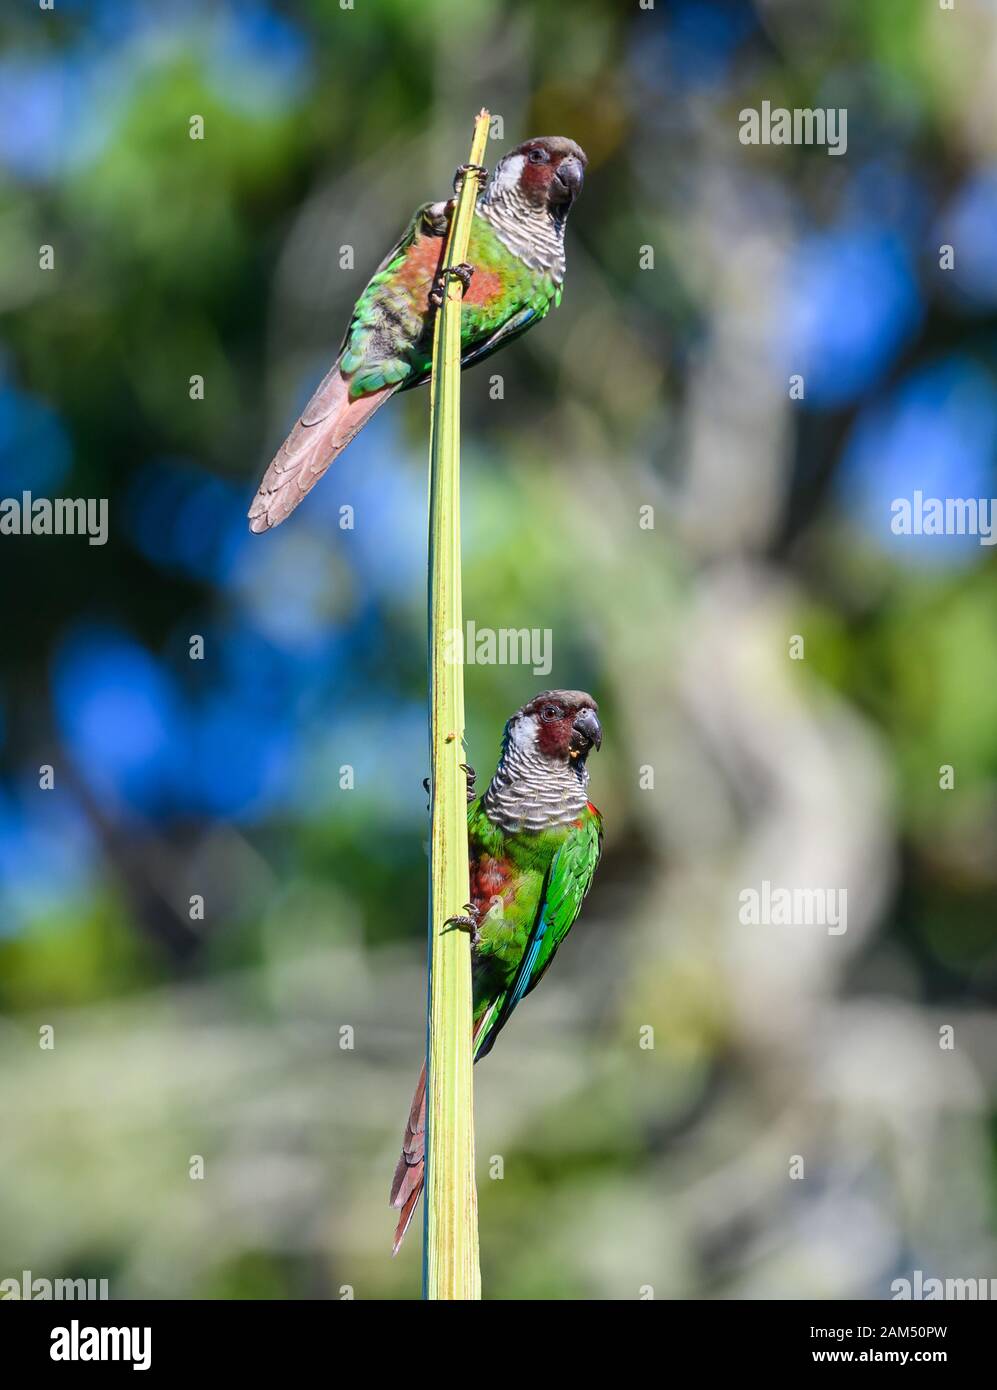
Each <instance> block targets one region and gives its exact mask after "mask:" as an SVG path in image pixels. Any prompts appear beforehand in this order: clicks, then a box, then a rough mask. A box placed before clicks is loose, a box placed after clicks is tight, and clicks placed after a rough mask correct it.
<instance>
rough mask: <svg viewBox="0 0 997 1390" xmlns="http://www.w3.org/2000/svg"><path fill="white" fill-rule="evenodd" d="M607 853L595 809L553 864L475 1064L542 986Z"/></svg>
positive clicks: (477, 1049)
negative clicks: (516, 966)
mask: <svg viewBox="0 0 997 1390" xmlns="http://www.w3.org/2000/svg"><path fill="white" fill-rule="evenodd" d="M601 853H602V817H601V816H600V815H599V813H598V811H596V810H595V808H594V807H591V806H590V807H589V809H588V810H587V811H586V812H585V814H584V816H583V817H582V819H581V821H580V823H579V824H578V825H577V826H575V827H574V828H573V829H572V831H571V833H570V834H569V835H568V836H567V837H566V839H565V841H564V844H563V845H562V846H561V848H560V849H559V850H558V852H557V854H556V855H555V856H554V859H553V861H552V862H551V866H550V868H549V870H548V871H547V877H546V879H545V881H544V886H543V891H542V892H541V894H540V901H539V903H538V904H537V912H536V917H535V918H534V922H533V927H532V929H531V931H530V936H529V940H528V941H527V944H526V950H525V951H524V953H523V959H522V961H521V962H520V966H519V969H518V971H517V972H516V976H515V979H514V980H513V982H512V984H511V985H510V987H509V989H508V990H507V991H505V993H504V994H503V995H502V996H500V998H499V999H497V1000H496V1002H495V1007H493V1008H492V1010H491V1011H490V1013H489V1015H488V1017H487V1018H486V1019H485V1020H484V1022H483V1024H482V1026H481V1028H480V1029H479V1031H478V1035H477V1038H476V1040H475V1048H474V1059H475V1061H477V1060H478V1059H479V1058H481V1057H484V1056H486V1055H487V1053H488V1052H490V1051H491V1048H492V1046H493V1045H494V1042H495V1039H496V1038H497V1037H498V1035H499V1033H500V1032H501V1030H502V1029H503V1028H504V1027H505V1024H506V1023H507V1022H508V1020H509V1016H510V1014H511V1013H512V1011H513V1009H515V1007H516V1005H517V1004H518V1003H519V1001H520V1000H521V999H522V998H523V997H524V996H525V995H527V994H529V992H530V990H531V989H535V988H536V986H537V985H538V984H539V983H540V981H541V979H542V978H543V976H544V972H545V971H546V970H547V967H548V966H549V965H550V963H551V961H552V960H553V959H554V955H555V953H556V951H557V948H558V946H560V944H561V942H562V941H563V940H564V938H565V937H566V936H567V934H568V932H569V931H570V930H571V927H572V925H573V924H574V921H575V918H576V917H577V916H578V914H579V912H580V911H581V906H582V903H583V902H584V900H585V895H586V894H587V893H588V891H589V888H590V887H591V886H592V879H593V877H594V875H595V871H596V867H597V866H598V863H599V857H600V855H601Z"/></svg>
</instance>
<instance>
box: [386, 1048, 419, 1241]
mask: <svg viewBox="0 0 997 1390" xmlns="http://www.w3.org/2000/svg"><path fill="white" fill-rule="evenodd" d="M425 1172H426V1064H425V1062H423V1064H422V1071H421V1072H420V1073H419V1084H418V1085H417V1086H416V1088H415V1095H414V1096H413V1097H412V1107H411V1109H410V1110H409V1115H408V1119H407V1120H406V1122H405V1142H404V1143H403V1144H402V1151H401V1154H400V1156H399V1159H398V1163H397V1165H396V1167H395V1176H394V1179H393V1180H392V1183H391V1197H390V1199H389V1200H390V1203H391V1205H392V1206H393V1207H401V1209H402V1214H401V1216H400V1217H399V1218H398V1225H397V1226H396V1227H395V1242H394V1244H393V1245H392V1247H391V1253H392V1255H397V1254H398V1251H399V1249H400V1248H401V1243H402V1241H403V1240H404V1239H405V1232H406V1231H407V1230H408V1228H409V1225H410V1223H411V1221H412V1217H413V1216H414V1215H415V1209H416V1207H417V1206H418V1205H419V1197H420V1196H421V1194H422V1184H423V1180H424V1177H425Z"/></svg>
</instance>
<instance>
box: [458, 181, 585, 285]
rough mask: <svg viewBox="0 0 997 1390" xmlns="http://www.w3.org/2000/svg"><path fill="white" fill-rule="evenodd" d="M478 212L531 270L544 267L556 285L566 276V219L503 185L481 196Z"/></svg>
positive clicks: (503, 242)
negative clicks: (559, 218)
mask: <svg viewBox="0 0 997 1390" xmlns="http://www.w3.org/2000/svg"><path fill="white" fill-rule="evenodd" d="M477 214H478V216H479V217H483V218H484V219H485V221H486V222H487V223H488V224H489V225H490V226H491V227H492V229H493V230H494V232H495V235H496V236H497V237H498V239H499V241H500V242H501V243H502V245H503V246H505V247H507V248H508V249H509V250H510V251H511V252H512V254H513V255H514V256H518V257H519V259H520V260H521V261H523V262H524V264H525V265H527V266H529V267H530V269H531V270H545V271H547V272H548V274H549V275H550V277H551V279H552V280H553V281H554V283H555V284H556V285H560V284H561V283H562V281H563V280H564V223H563V222H557V221H555V220H554V218H553V217H551V215H550V214H549V213H548V212H545V211H544V210H543V208H538V207H537V206H536V205H535V204H533V203H531V202H529V201H528V200H527V199H526V198H524V197H523V194H522V193H521V192H520V190H519V189H518V188H504V189H502V190H500V191H496V192H494V193H493V194H492V195H491V196H490V197H489V196H488V194H487V193H486V194H485V195H484V196H482V197H481V198H480V199H479V200H478V206H477Z"/></svg>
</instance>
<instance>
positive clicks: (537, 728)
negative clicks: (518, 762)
mask: <svg viewBox="0 0 997 1390" xmlns="http://www.w3.org/2000/svg"><path fill="white" fill-rule="evenodd" d="M506 738H507V740H508V742H509V743H510V744H512V745H513V746H514V747H516V748H518V749H519V750H521V751H525V750H526V749H530V750H532V751H533V752H534V753H538V754H539V755H540V756H541V757H542V758H544V759H545V760H547V761H549V762H552V763H567V764H574V765H576V766H579V765H580V766H581V767H584V765H585V759H586V758H587V757H588V755H589V753H590V752H591V751H592V749H593V748H601V747H602V725H601V724H600V723H599V713H598V707H597V705H596V703H595V701H594V700H593V699H592V696H591V695H587V694H586V693H585V691H584V690H544V691H542V692H541V693H540V694H539V695H536V696H534V698H533V699H532V700H530V702H529V703H528V704H525V705H524V706H523V708H522V709H521V710H517V712H516V713H515V714H514V715H513V716H512V718H511V719H510V720H509V723H508V726H507V728H506Z"/></svg>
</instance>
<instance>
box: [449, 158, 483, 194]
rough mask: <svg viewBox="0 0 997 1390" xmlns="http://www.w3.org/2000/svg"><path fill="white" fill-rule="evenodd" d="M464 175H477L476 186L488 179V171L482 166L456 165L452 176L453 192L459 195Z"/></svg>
mask: <svg viewBox="0 0 997 1390" xmlns="http://www.w3.org/2000/svg"><path fill="white" fill-rule="evenodd" d="M465 174H477V175H478V184H479V187H480V185H481V184H482V183H483V182H484V180H485V179H486V178H487V177H488V170H487V169H486V168H485V166H484V165H483V164H458V165H457V168H456V170H455V171H454V176H453V191H454V192H455V193H459V192H460V190H461V185H462V184H463V182H464V176H465Z"/></svg>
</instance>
